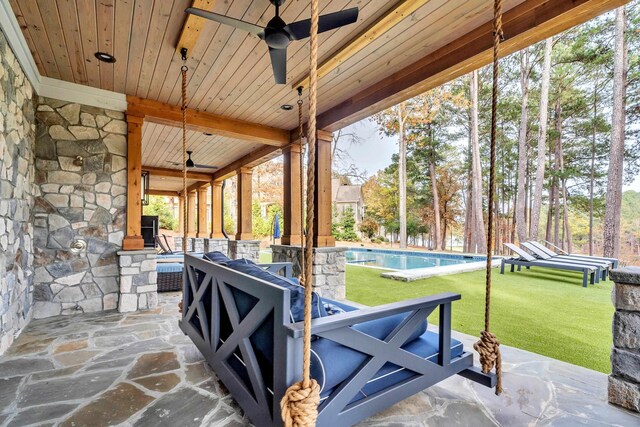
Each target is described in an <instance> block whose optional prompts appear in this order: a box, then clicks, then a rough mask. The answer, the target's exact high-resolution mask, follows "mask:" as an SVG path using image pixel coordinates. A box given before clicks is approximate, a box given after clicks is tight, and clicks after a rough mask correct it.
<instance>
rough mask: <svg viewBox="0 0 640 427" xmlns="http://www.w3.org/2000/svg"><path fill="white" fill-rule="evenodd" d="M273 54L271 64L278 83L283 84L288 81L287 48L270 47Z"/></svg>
mask: <svg viewBox="0 0 640 427" xmlns="http://www.w3.org/2000/svg"><path fill="white" fill-rule="evenodd" d="M269 55H270V56H271V66H272V67H273V76H274V78H275V80H276V84H280V85H283V84H285V83H286V82H287V49H286V48H284V49H274V48H272V47H270V48H269Z"/></svg>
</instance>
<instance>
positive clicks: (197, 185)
mask: <svg viewBox="0 0 640 427" xmlns="http://www.w3.org/2000/svg"><path fill="white" fill-rule="evenodd" d="M209 184H210V181H207V182H204V181H200V182H194V183H193V184H191V185H190V186H188V187H187V193H191V192H193V191H196V190H198V189H200V188H202V187H206V186H208V185H209Z"/></svg>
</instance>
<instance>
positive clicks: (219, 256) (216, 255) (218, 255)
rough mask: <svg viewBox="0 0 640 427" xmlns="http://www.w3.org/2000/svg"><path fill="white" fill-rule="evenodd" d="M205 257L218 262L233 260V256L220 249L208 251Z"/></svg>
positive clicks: (223, 262)
mask: <svg viewBox="0 0 640 427" xmlns="http://www.w3.org/2000/svg"><path fill="white" fill-rule="evenodd" d="M203 258H204V259H206V260H207V261H211V262H213V263H216V264H226V263H228V262H229V261H231V258H229V257H228V256H226V255H225V254H223V253H222V252H220V251H213V252H207V253H206V254H204V256H203Z"/></svg>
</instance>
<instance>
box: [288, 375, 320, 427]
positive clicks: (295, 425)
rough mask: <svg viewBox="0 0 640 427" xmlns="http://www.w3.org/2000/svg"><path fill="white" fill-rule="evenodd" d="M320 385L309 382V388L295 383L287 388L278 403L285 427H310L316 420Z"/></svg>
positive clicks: (315, 382)
mask: <svg viewBox="0 0 640 427" xmlns="http://www.w3.org/2000/svg"><path fill="white" fill-rule="evenodd" d="M319 403H320V385H319V384H318V382H317V381H316V380H313V379H312V380H311V381H310V385H309V387H305V386H304V384H303V382H302V381H300V382H297V383H295V384H293V385H292V386H291V387H289V388H288V389H287V391H286V393H285V394H284V396H283V397H282V400H281V401H280V409H281V411H282V419H283V420H284V425H285V427H312V426H315V425H316V420H317V419H318V404H319Z"/></svg>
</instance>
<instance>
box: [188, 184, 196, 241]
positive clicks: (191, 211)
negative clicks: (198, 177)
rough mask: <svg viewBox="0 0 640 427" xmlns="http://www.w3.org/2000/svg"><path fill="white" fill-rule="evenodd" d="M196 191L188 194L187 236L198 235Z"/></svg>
mask: <svg viewBox="0 0 640 427" xmlns="http://www.w3.org/2000/svg"><path fill="white" fill-rule="evenodd" d="M196 234H197V233H196V192H195V191H192V192H191V193H188V194H187V236H188V237H196Z"/></svg>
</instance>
